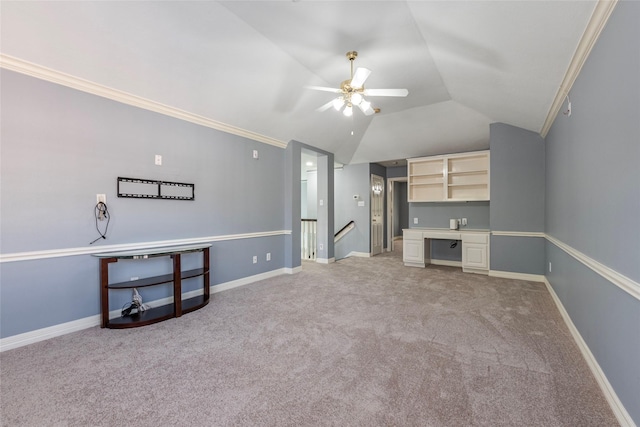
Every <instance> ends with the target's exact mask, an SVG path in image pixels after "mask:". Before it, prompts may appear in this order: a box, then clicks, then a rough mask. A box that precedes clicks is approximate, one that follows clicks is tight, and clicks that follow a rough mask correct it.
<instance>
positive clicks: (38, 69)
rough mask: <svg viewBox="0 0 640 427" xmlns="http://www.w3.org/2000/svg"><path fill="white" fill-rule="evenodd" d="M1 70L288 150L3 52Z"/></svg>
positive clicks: (262, 138) (264, 138)
mask: <svg viewBox="0 0 640 427" xmlns="http://www.w3.org/2000/svg"><path fill="white" fill-rule="evenodd" d="M0 68H4V69H7V70H11V71H15V72H17V73H21V74H25V75H28V76H31V77H35V78H37V79H40V80H45V81H48V82H51V83H56V84H59V85H62V86H66V87H69V88H72V89H76V90H79V91H82V92H86V93H90V94H92V95H96V96H100V97H102V98H107V99H111V100H113V101H117V102H121V103H123V104H127V105H131V106H133V107H138V108H142V109H144V110H148V111H153V112H155V113H159V114H163V115H165V116H169V117H174V118H176V119H179V120H184V121H186V122H191V123H195V124H197V125H200V126H204V127H208V128H211V129H216V130H219V131H222V132H226V133H230V134H233V135H237V136H241V137H243V138H248V139H251V140H254V141H258V142H262V143H265V144H269V145H274V146H276V147H280V148H286V147H287V143H286V142H284V141H280V140H278V139H275V138H271V137H268V136H265V135H261V134H259V133H255V132H251V131H249V130H245V129H241V128H238V127H235V126H232V125H228V124H226V123H222V122H219V121H216V120H212V119H209V118H207V117H204V116H200V115H198V114H194V113H190V112H188V111H185V110H181V109H179V108H175V107H171V106H169V105H165V104H161V103H159V102H156V101H151V100H149V99H146V98H142V97H139V96H136V95H132V94H130V93H127V92H123V91H121V90H117V89H113V88H110V87H107V86H103V85H100V84H98V83H94V82H91V81H89V80H85V79H81V78H79V77H75V76H72V75H70V74H66V73H62V72H60V71H56V70H53V69H51V68H47V67H44V66H42V65H38V64H34V63H33V62H29V61H25V60H23V59H20V58H17V57H14V56H11V55H7V54H4V53H0Z"/></svg>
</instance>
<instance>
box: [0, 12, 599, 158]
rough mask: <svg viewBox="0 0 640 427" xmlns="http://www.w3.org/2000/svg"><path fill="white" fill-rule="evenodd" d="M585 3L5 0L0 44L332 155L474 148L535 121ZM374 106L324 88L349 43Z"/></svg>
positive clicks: (334, 79) (550, 94) (583, 18)
mask: <svg viewBox="0 0 640 427" xmlns="http://www.w3.org/2000/svg"><path fill="white" fill-rule="evenodd" d="M595 4H596V3H595V2H594V1H415V2H414V1H409V2H405V1H349V2H339V1H327V2H325V1H305V0H300V1H255V2H247V1H228V2H207V1H195V2H190V1H143V2H128V1H122V2H106V1H105V2H80V1H73V2H8V1H3V2H2V3H1V12H2V18H1V19H2V21H1V24H2V27H1V36H2V39H1V40H2V41H1V45H0V48H1V50H2V53H3V54H7V55H11V56H14V57H17V58H21V59H23V60H26V61H30V62H33V63H35V64H39V65H42V66H46V67H49V68H52V69H54V70H57V71H60V72H64V73H68V74H70V75H73V76H76V77H79V78H83V79H86V80H89V81H91V82H95V83H98V84H101V85H104V86H107V87H111V88H114V89H118V90H121V91H125V92H128V93H130V94H133V95H137V96H140V97H143V98H146V99H149V100H152V101H156V102H160V103H163V104H166V105H170V106H172V107H176V108H180V109H182V110H186V111H189V112H191V113H194V114H198V115H201V116H204V117H207V118H210V119H213V120H216V121H220V122H224V123H228V124H230V125H233V126H236V127H239V128H243V129H247V130H250V131H252V132H256V133H259V134H262V135H266V136H268V137H272V138H275V139H278V140H281V141H283V142H288V141H290V140H294V139H295V140H298V141H301V142H304V143H306V144H309V145H312V146H315V147H318V148H321V149H323V150H326V151H330V152H333V153H335V154H336V160H337V161H340V162H342V163H360V162H378V161H386V160H393V159H402V158H408V157H417V156H425V155H435V154H443V153H452V152H461V151H471V150H478V149H485V148H488V146H489V125H490V124H491V123H493V122H503V123H508V124H512V125H514V126H519V127H522V128H524V129H528V130H532V131H535V132H539V131H540V130H541V128H542V126H543V123H544V121H545V119H546V116H547V114H548V112H549V109H550V107H551V104H552V102H553V100H554V97H555V96H556V93H557V92H558V89H559V87H560V84H561V82H562V79H563V77H564V75H565V72H566V71H567V67H568V66H569V63H570V61H571V58H572V56H573V54H574V52H575V50H576V46H577V45H578V42H579V40H580V38H581V36H582V34H583V32H584V30H585V27H586V26H587V23H588V21H589V18H590V17H591V14H592V13H593V10H594V7H595ZM350 50H357V51H358V53H359V55H358V58H357V59H356V62H355V66H356V67H358V66H361V67H366V68H369V69H371V70H372V71H373V73H372V74H371V76H370V77H369V79H368V80H367V87H368V88H407V89H408V90H409V96H408V97H406V98H381V97H378V98H372V99H371V100H372V101H373V104H374V106H376V107H379V108H380V109H381V112H380V113H379V114H376V115H374V116H371V117H366V116H364V115H363V114H361V113H360V112H359V111H357V110H356V111H354V115H353V117H352V118H346V117H344V116H342V114H340V113H338V112H336V111H334V110H331V109H330V110H327V111H325V112H322V113H320V112H317V111H315V110H316V108H318V107H319V106H321V105H323V104H325V103H326V102H328V101H329V100H331V99H332V97H333V95H332V94H331V93H327V92H317V91H312V90H308V89H305V88H304V86H305V85H321V86H331V87H337V86H338V85H339V84H340V82H341V81H343V80H345V79H347V78H348V77H349V62H348V60H347V59H346V57H345V53H346V52H347V51H350Z"/></svg>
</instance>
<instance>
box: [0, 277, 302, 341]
mask: <svg viewBox="0 0 640 427" xmlns="http://www.w3.org/2000/svg"><path fill="white" fill-rule="evenodd" d="M301 269H302V267H296V268H294V269H287V268H280V269H277V270H272V271H267V272H266V273H260V274H256V275H254V276H249V277H243V278H242V279H237V280H232V281H230V282H225V283H220V284H218V285H213V286H211V288H210V292H211V293H212V294H214V293H217V292H222V291H226V290H229V289H233V288H237V287H239V286H244V285H248V284H250V283H254V282H258V281H260V280H265V279H269V278H271V277H276V276H280V275H282V274H287V273H291V272H296V273H297V272H298V271H301ZM202 293H203V290H202V289H198V290H195V291H190V292H185V293H183V294H182V298H183V299H186V298H192V297H195V296H198V295H202ZM143 302H144V304H148V305H149V306H150V307H152V308H153V307H159V306H161V305H165V304H169V303H171V302H173V297H168V298H161V299H158V300H154V301H143ZM120 313H121V310H120V309H118V310H112V311H110V312H109V318H110V319H113V318H115V317H119V316H120ZM100 321H101V319H100V315H99V314H96V315H94V316H89V317H85V318H83V319H78V320H73V321H71V322H66V323H61V324H59V325H54V326H49V327H46V328H42V329H37V330H35V331H29V332H25V333H23V334H18V335H13V336H10V337H6V338H2V339H0V352H3V351H7V350H12V349H14V348H18V347H23V346H25V345H29V344H34V343H37V342H39V341H44V340H48V339H49V338H54V337H58V336H61V335H66V334H70V333H72V332H77V331H80V330H83V329H88V328H92V327H94V326H100Z"/></svg>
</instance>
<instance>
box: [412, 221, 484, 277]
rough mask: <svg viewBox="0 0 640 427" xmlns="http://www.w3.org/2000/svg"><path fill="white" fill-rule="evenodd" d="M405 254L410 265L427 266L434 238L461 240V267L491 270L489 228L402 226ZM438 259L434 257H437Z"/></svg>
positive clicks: (479, 271) (478, 271)
mask: <svg viewBox="0 0 640 427" xmlns="http://www.w3.org/2000/svg"><path fill="white" fill-rule="evenodd" d="M402 233H403V237H402V241H403V248H402V251H403V252H402V256H403V259H402V260H403V262H404V265H406V266H407V267H421V268H424V267H426V266H427V265H428V264H431V262H432V260H431V240H432V239H441V240H462V271H464V272H465V273H479V274H488V273H489V231H488V230H467V231H458V230H449V229H446V228H411V229H405V230H403V232H402ZM434 263H435V261H434Z"/></svg>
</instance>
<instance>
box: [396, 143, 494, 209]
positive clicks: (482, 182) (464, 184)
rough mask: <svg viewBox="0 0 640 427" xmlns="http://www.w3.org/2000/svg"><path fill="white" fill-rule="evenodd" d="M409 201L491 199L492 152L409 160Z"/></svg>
mask: <svg viewBox="0 0 640 427" xmlns="http://www.w3.org/2000/svg"><path fill="white" fill-rule="evenodd" d="M407 162H408V163H407V164H408V171H409V176H408V181H409V195H408V196H409V197H408V198H409V202H443V201H444V202H446V201H470V200H474V201H475V200H489V152H488V151H476V152H473V153H461V154H450V155H445V156H435V157H422V158H418V159H409V160H408V161H407Z"/></svg>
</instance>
